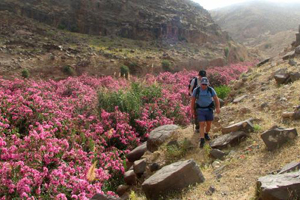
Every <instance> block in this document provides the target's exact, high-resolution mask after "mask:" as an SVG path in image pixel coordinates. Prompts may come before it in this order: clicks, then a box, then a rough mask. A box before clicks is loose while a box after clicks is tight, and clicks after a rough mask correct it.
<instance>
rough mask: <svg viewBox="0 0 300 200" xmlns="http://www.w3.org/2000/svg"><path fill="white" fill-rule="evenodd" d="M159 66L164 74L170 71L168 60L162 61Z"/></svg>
mask: <svg viewBox="0 0 300 200" xmlns="http://www.w3.org/2000/svg"><path fill="white" fill-rule="evenodd" d="M161 66H162V68H163V70H164V71H165V72H167V71H170V67H171V62H170V61H169V60H163V61H162V62H161Z"/></svg>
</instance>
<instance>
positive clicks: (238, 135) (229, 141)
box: [210, 131, 249, 149]
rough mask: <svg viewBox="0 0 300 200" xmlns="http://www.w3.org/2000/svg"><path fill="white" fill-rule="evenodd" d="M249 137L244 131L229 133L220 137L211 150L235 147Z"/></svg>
mask: <svg viewBox="0 0 300 200" xmlns="http://www.w3.org/2000/svg"><path fill="white" fill-rule="evenodd" d="M248 136H249V135H248V134H247V133H245V132H244V131H237V132H232V133H228V134H225V135H222V136H220V137H218V138H217V139H215V140H213V141H212V142H211V144H210V146H211V148H215V149H224V148H226V147H227V146H229V145H230V146H235V145H237V144H239V143H240V142H241V141H242V140H243V139H244V138H246V137H248Z"/></svg>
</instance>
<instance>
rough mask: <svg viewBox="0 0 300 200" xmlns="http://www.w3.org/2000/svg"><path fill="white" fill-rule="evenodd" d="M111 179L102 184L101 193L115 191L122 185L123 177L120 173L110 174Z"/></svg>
mask: <svg viewBox="0 0 300 200" xmlns="http://www.w3.org/2000/svg"><path fill="white" fill-rule="evenodd" d="M110 174H111V177H110V179H109V180H107V181H105V182H104V185H103V186H102V190H103V192H108V191H115V192H116V191H117V188H118V186H119V185H122V184H124V175H123V174H122V172H120V171H118V172H112V173H110Z"/></svg>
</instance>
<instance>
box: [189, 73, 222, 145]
mask: <svg viewBox="0 0 300 200" xmlns="http://www.w3.org/2000/svg"><path fill="white" fill-rule="evenodd" d="M200 84H201V85H200V87H197V88H195V89H194V91H193V96H192V100H191V112H192V115H195V113H197V119H198V121H199V126H200V148H203V147H204V144H205V140H207V141H209V140H210V137H209V131H210V128H211V123H212V121H213V119H214V113H213V110H214V108H215V104H216V113H218V114H219V113H220V102H219V98H218V96H217V93H216V91H215V90H214V89H213V88H212V87H209V86H208V85H209V81H208V79H207V78H206V77H203V78H202V79H201V81H200ZM212 98H213V100H214V101H213V100H212ZM195 105H196V112H195ZM205 124H206V127H205ZM204 129H205V132H204Z"/></svg>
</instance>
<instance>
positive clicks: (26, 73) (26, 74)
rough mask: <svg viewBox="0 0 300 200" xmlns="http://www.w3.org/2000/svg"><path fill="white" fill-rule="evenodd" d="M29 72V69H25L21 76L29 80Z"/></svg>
mask: <svg viewBox="0 0 300 200" xmlns="http://www.w3.org/2000/svg"><path fill="white" fill-rule="evenodd" d="M29 75H30V74H29V71H28V69H23V70H22V72H21V76H22V77H23V78H29Z"/></svg>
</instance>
